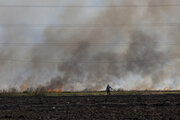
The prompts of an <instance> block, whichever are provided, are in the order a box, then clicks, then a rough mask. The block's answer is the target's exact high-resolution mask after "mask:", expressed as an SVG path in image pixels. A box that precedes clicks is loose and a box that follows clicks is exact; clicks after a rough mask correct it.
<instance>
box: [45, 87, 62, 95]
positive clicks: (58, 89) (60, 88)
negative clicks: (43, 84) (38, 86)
mask: <svg viewBox="0 0 180 120" xmlns="http://www.w3.org/2000/svg"><path fill="white" fill-rule="evenodd" d="M48 92H54V93H59V92H62V86H59V87H58V88H57V89H54V90H52V89H51V88H50V89H49V90H48Z"/></svg>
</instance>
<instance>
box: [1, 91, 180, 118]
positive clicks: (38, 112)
mask: <svg viewBox="0 0 180 120" xmlns="http://www.w3.org/2000/svg"><path fill="white" fill-rule="evenodd" d="M25 119H27V120H95V119H98V120H105V119H106V120H145V119H148V120H180V94H171V95H170V94H169V95H118V96H116V95H113V96H64V97H62V96H61V97H55V96H54V97H48V96H47V97H45V96H44V97H40V96H39V97H28V96H26V97H23V96H19V97H17V96H16V97H7V96H1V97H0V120H25Z"/></svg>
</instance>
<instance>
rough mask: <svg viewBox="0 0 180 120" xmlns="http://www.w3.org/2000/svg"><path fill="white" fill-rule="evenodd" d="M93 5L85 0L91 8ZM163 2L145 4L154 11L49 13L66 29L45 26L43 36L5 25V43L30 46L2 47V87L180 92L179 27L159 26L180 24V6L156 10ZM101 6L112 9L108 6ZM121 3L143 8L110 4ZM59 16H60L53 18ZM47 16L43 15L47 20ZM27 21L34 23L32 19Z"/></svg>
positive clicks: (86, 9)
mask: <svg viewBox="0 0 180 120" xmlns="http://www.w3.org/2000/svg"><path fill="white" fill-rule="evenodd" d="M175 2H177V1H174V2H173V1H172V2H169V1H166V2H164V3H163V4H174V3H175ZM45 3H46V2H45ZM55 3H56V2H55ZM65 3H66V2H65ZM92 3H94V2H92ZM92 3H91V2H90V3H89V2H87V1H83V2H81V4H82V5H85V6H86V5H88V4H92ZM160 3H161V2H157V1H141V2H140V3H139V4H140V5H149V7H94V8H90V7H82V8H81V7H80V8H76V7H69V8H58V9H59V10H60V12H57V11H56V10H57V8H53V9H52V10H50V11H48V10H44V11H46V15H49V14H51V15H50V17H48V22H47V23H49V22H50V23H53V24H61V26H58V27H57V26H53V25H49V26H43V27H44V28H43V29H42V32H39V31H38V33H37V31H35V30H32V29H27V28H26V27H25V28H24V27H22V28H20V29H18V30H16V31H14V29H15V28H16V26H15V27H14V28H13V30H12V29H9V28H6V27H2V30H1V33H2V35H1V36H2V40H1V43H3V42H4V43H19V44H22V43H26V44H22V46H15V45H13V46H7V47H5V46H2V47H1V48H0V57H1V58H3V59H2V60H1V63H0V65H1V68H0V75H1V76H2V80H1V86H0V88H2V89H4V88H10V87H19V88H20V87H21V86H22V85H24V84H25V85H27V86H28V87H38V86H44V87H46V88H51V89H56V88H58V87H59V86H62V88H63V90H72V89H73V90H101V89H104V88H105V86H106V85H107V84H111V85H112V86H113V87H114V88H122V89H137V88H138V89H146V88H149V89H164V88H165V87H170V88H172V89H180V80H179V78H180V76H179V70H178V69H179V67H180V62H179V58H178V57H174V56H175V55H176V54H177V53H176V51H177V50H178V49H179V48H178V46H176V47H174V46H171V45H169V43H177V42H179V40H178V39H179V34H177V33H178V32H176V31H175V29H176V28H175V27H173V28H172V27H170V26H169V27H163V26H158V25H157V26H156V25H153V24H154V23H162V24H166V23H177V21H178V20H179V15H178V13H177V11H178V8H173V7H150V6H151V5H154V4H160ZM57 4H59V3H58V2H57ZM98 4H100V5H106V4H107V2H103V1H102V2H100V3H98ZM118 4H119V5H139V4H137V2H136V1H112V2H108V5H118ZM93 5H94V4H93ZM43 9H44V8H43ZM17 11H20V10H19V9H18V10H17ZM30 11H31V10H30V9H27V11H22V13H23V14H22V16H21V18H23V17H27V14H26V13H27V12H29V16H33V14H31V12H30ZM47 11H48V12H47ZM55 11H56V12H55ZM41 12H42V10H39V13H41ZM5 13H6V12H4V14H5ZM32 13H33V12H32ZM53 13H54V16H55V17H52V14H53ZM6 14H7V15H9V14H10V12H9V11H8V12H7V13H6ZM46 15H45V13H42V19H44V18H46V17H45V16H46ZM9 17H11V18H12V19H11V20H9V21H7V23H18V22H19V21H18V20H17V18H16V17H15V16H13V15H12V16H9ZM28 18H29V17H28ZM34 18H36V17H34ZM4 19H5V20H6V18H4ZM39 19H40V18H39V17H37V18H36V19H35V20H33V21H32V22H33V23H36V22H37V23H39V22H38V21H40V20H39ZM0 20H1V19H0ZM21 21H22V22H23V23H30V20H29V19H27V20H24V21H23V20H21ZM43 23H45V22H44V21H43ZM143 24H145V25H144V26H143ZM146 24H147V25H146ZM148 24H152V25H148ZM172 31H173V32H172ZM32 36H33V37H32ZM13 40H15V41H13ZM23 45H25V46H23ZM7 59H10V60H7ZM9 74H11V75H10V76H9Z"/></svg>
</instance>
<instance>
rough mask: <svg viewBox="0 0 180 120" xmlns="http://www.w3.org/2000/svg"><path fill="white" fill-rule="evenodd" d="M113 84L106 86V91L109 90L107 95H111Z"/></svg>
mask: <svg viewBox="0 0 180 120" xmlns="http://www.w3.org/2000/svg"><path fill="white" fill-rule="evenodd" d="M111 89H112V88H111V86H110V85H109V84H108V85H107V87H106V92H107V95H111Z"/></svg>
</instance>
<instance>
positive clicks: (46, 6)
mask: <svg viewBox="0 0 180 120" xmlns="http://www.w3.org/2000/svg"><path fill="white" fill-rule="evenodd" d="M170 6H173V7H179V6H180V4H159V5H158V4H151V5H71V6H70V5H0V7H8V8H9V7H11V8H12V7H14V8H16V7H23V8H24V7H26V8H27V7H29V8H30V7H31V8H32V7H33V8H65V7H73V8H75V7H86V8H87V7H89V8H94V7H170Z"/></svg>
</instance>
